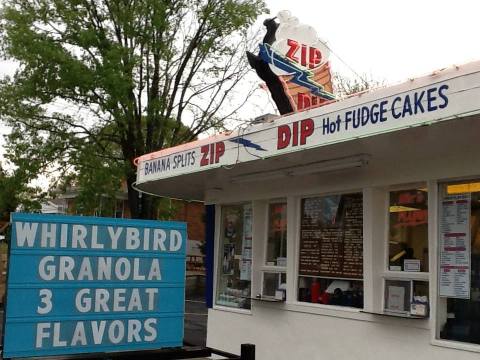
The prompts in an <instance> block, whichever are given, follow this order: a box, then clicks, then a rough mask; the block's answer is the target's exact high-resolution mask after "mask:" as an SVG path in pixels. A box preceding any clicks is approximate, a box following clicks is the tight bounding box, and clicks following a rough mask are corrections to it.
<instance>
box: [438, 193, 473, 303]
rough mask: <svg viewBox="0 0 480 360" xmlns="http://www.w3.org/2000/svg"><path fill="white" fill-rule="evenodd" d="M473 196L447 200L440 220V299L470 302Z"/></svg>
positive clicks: (444, 200)
mask: <svg viewBox="0 0 480 360" xmlns="http://www.w3.org/2000/svg"><path fill="white" fill-rule="evenodd" d="M470 204H471V199H470V194H458V195H449V196H446V197H445V198H444V199H443V201H442V207H441V218H440V261H439V266H440V272H439V289H440V296H442V297H451V298H459V299H469V298H470V257H471V251H470V207H471V205H470Z"/></svg>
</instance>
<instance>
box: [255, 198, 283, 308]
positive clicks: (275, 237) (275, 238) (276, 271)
mask: <svg viewBox="0 0 480 360" xmlns="http://www.w3.org/2000/svg"><path fill="white" fill-rule="evenodd" d="M266 225H267V229H266V232H267V241H266V248H265V261H264V265H263V267H262V293H261V295H262V296H263V297H270V298H271V297H275V298H276V299H279V300H285V297H286V285H287V275H286V270H287V202H286V201H284V200H282V201H279V200H276V201H271V202H270V203H269V204H268V214H267V224H266Z"/></svg>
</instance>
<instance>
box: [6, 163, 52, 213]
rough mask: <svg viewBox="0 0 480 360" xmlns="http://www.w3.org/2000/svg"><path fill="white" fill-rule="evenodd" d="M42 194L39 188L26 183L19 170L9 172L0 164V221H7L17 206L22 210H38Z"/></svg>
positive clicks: (23, 174) (23, 175)
mask: <svg viewBox="0 0 480 360" xmlns="http://www.w3.org/2000/svg"><path fill="white" fill-rule="evenodd" d="M42 195H43V194H42V192H41V190H40V189H39V188H36V187H32V186H29V185H27V181H25V173H23V172H22V171H21V170H19V169H17V170H16V171H14V172H11V173H9V172H7V171H6V170H4V169H3V167H2V164H0V221H9V220H10V213H12V212H14V211H16V210H17V209H18V208H19V207H20V208H21V209H22V210H23V211H38V210H40V201H41V199H42Z"/></svg>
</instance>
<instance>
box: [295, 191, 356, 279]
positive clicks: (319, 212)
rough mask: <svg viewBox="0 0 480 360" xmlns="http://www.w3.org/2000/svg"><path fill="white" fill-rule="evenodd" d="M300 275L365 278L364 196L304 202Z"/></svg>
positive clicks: (331, 197)
mask: <svg viewBox="0 0 480 360" xmlns="http://www.w3.org/2000/svg"><path fill="white" fill-rule="evenodd" d="M299 274H300V275H305V276H317V277H322V276H325V277H343V278H362V277H363V199H362V194H348V195H335V196H323V197H315V198H307V199H303V200H302V219H301V226H300V261H299Z"/></svg>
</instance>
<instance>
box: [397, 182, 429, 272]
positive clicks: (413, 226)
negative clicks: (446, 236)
mask: <svg viewBox="0 0 480 360" xmlns="http://www.w3.org/2000/svg"><path fill="white" fill-rule="evenodd" d="M388 214H389V232H388V254H389V256H388V258H389V259H388V269H389V270H390V271H410V272H428V192H427V190H426V189H425V188H418V189H406V190H400V191H390V201H389V209H388Z"/></svg>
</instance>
